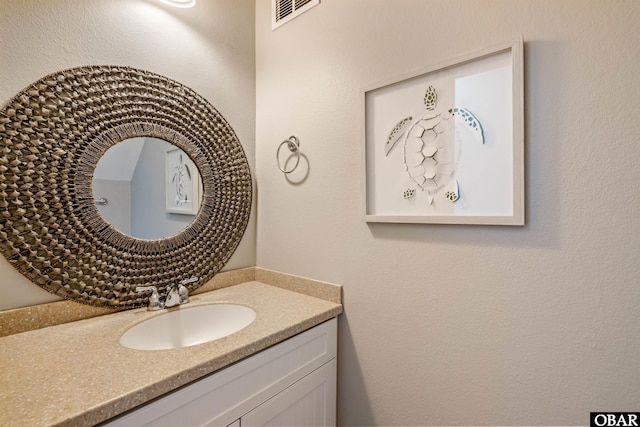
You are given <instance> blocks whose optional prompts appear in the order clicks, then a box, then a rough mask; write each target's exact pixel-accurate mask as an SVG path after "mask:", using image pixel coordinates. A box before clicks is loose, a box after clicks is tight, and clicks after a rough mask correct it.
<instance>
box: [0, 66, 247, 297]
mask: <svg viewBox="0 0 640 427" xmlns="http://www.w3.org/2000/svg"><path fill="white" fill-rule="evenodd" d="M139 136H152V137H157V138H161V139H164V140H166V141H168V142H170V143H172V144H173V145H175V146H177V147H179V148H181V149H182V150H183V151H184V152H185V153H186V154H187V155H188V156H189V157H190V158H191V159H192V160H193V161H194V163H195V164H196V166H197V167H198V169H199V170H200V173H201V176H202V183H203V198H202V205H201V207H200V211H199V212H198V214H197V215H196V217H195V219H194V220H193V221H192V222H191V223H190V224H189V225H188V226H187V227H186V228H185V229H184V230H183V231H182V232H181V233H179V234H177V235H175V236H172V237H168V238H164V239H157V240H142V239H138V238H135V237H131V236H128V235H125V234H123V233H121V232H119V231H118V230H117V229H115V228H114V227H113V226H112V225H111V224H109V223H108V222H107V221H106V220H105V219H104V218H103V217H102V215H101V214H100V213H99V211H98V209H97V208H96V205H95V202H94V199H93V194H92V191H91V181H92V177H93V171H94V169H95V166H96V164H97V162H98V160H99V159H100V157H101V156H102V155H103V154H104V152H105V151H106V150H107V149H109V148H110V147H111V146H113V145H114V144H117V143H118V142H121V141H123V140H125V139H127V138H132V137H139ZM0 149H1V150H2V153H1V155H0V252H1V253H2V254H3V255H4V256H5V258H6V259H7V260H8V261H9V263H10V264H11V265H13V266H14V267H15V268H16V269H17V270H18V271H19V272H20V273H22V274H23V275H24V276H26V277H27V278H28V279H29V280H31V281H32V282H34V283H35V284H37V285H38V286H40V287H42V288H44V289H46V290H47V291H48V292H50V293H53V294H56V295H59V296H61V297H63V298H65V299H71V300H75V301H78V302H81V303H85V304H89V305H93V306H101V307H112V308H115V309H126V308H133V307H138V306H141V305H144V304H145V303H146V302H147V298H148V296H149V293H148V292H147V293H144V294H140V293H136V292H135V288H136V287H137V286H141V285H154V286H156V287H157V288H158V290H159V291H160V293H161V294H163V295H164V294H166V289H167V287H168V286H170V285H173V284H175V283H177V282H179V281H181V280H183V279H186V278H190V277H192V276H196V277H198V281H197V282H194V283H191V284H189V285H187V287H188V288H189V290H190V291H192V290H194V289H195V288H197V287H199V286H200V285H202V284H204V283H205V282H207V281H208V280H209V279H210V278H211V277H213V276H214V275H215V274H216V273H217V272H219V271H220V270H221V269H222V267H224V265H225V264H226V263H227V261H228V260H229V258H230V257H231V255H232V254H233V252H234V251H235V249H236V248H237V246H238V244H239V243H240V240H241V239H242V236H243V234H244V231H245V230H246V227H247V224H248V221H249V215H250V211H251V198H252V182H251V172H250V170H249V165H248V162H247V158H246V155H245V153H244V150H243V148H242V145H241V144H240V141H239V140H238V138H237V136H236V134H235V132H234V131H233V129H232V127H231V126H230V125H229V123H228V122H227V121H226V120H225V119H224V117H223V116H222V115H221V114H220V113H219V112H218V111H217V110H216V109H215V108H214V107H213V106H212V105H211V104H210V103H209V102H207V101H206V100H205V99H204V98H203V97H202V96H200V95H198V94H197V93H196V92H194V91H193V90H192V89H190V88H188V87H186V86H184V85H182V84H180V83H178V82H176V81H174V80H171V79H169V78H167V77H163V76H161V75H158V74H154V73H151V72H149V71H144V70H140V69H135V68H130V67H124V66H86V67H78V68H73V69H68V70H63V71H60V72H57V73H53V74H50V75H47V76H45V77H43V78H42V79H40V80H38V81H36V82H35V83H33V84H32V85H30V86H29V87H27V88H26V89H24V90H23V91H21V92H20V93H19V94H18V95H16V96H15V97H14V98H12V99H11V100H10V101H9V102H8V103H7V104H6V105H5V106H4V107H3V108H2V110H1V111H0Z"/></svg>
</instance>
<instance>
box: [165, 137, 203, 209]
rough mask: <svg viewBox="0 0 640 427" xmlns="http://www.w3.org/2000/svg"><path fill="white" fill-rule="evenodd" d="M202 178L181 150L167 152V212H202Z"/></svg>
mask: <svg viewBox="0 0 640 427" xmlns="http://www.w3.org/2000/svg"><path fill="white" fill-rule="evenodd" d="M201 179H202V178H201V177H200V172H199V171H198V168H197V167H196V165H195V164H194V163H193V161H192V160H191V158H189V156H188V155H187V154H186V153H185V152H184V151H182V150H181V149H179V148H175V149H172V150H167V151H166V152H165V194H166V198H165V199H166V211H167V212H169V213H174V214H183V215H196V214H197V213H198V211H199V210H200V192H201V187H202V184H201Z"/></svg>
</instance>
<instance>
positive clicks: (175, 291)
mask: <svg viewBox="0 0 640 427" xmlns="http://www.w3.org/2000/svg"><path fill="white" fill-rule="evenodd" d="M197 280H198V278H197V277H191V278H189V279H184V280H182V281H180V283H178V284H177V285H172V286H170V287H169V289H168V291H167V297H166V298H165V300H164V302H162V301H160V296H159V294H158V288H156V287H155V286H138V287H137V288H136V292H143V291H151V296H150V297H149V305H148V306H147V310H149V311H156V310H162V309H163V308H167V307H173V306H176V305H180V304H186V303H188V302H189V290H188V289H187V287H186V286H185V285H187V284H189V283H193V282H196V281H197Z"/></svg>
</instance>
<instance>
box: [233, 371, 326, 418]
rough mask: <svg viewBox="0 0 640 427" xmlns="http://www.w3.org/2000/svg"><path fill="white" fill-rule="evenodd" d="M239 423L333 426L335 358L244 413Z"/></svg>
mask: <svg viewBox="0 0 640 427" xmlns="http://www.w3.org/2000/svg"><path fill="white" fill-rule="evenodd" d="M240 424H241V426H242V427H252V426H274V427H276V426H277V427H286V426H291V427H294V426H295V427H302V426H305V427H306V426H335V425H336V359H333V360H331V361H330V362H328V363H326V364H325V365H323V366H322V367H320V368H318V369H316V370H315V371H314V372H312V373H310V374H309V375H307V376H306V377H304V378H303V379H301V380H299V381H298V382H296V383H295V384H293V385H291V386H290V387H288V388H287V389H285V390H283V391H282V392H280V393H278V394H277V395H275V396H274V397H272V398H271V399H269V400H267V401H266V402H265V403H263V404H262V405H260V406H258V407H257V408H256V409H254V410H252V411H251V412H249V413H248V414H246V415H244V416H243V417H242V418H241V419H240Z"/></svg>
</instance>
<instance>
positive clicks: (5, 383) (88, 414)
mask: <svg viewBox="0 0 640 427" xmlns="http://www.w3.org/2000/svg"><path fill="white" fill-rule="evenodd" d="M211 303H235V304H241V305H246V306H248V307H250V308H252V309H253V310H255V312H256V315H257V316H256V320H255V321H253V323H251V324H250V325H249V326H247V327H246V328H244V329H242V330H240V331H239V332H236V333H235V334H232V335H229V336H227V337H224V338H221V339H218V340H216V341H212V342H209V343H204V344H200V345H196V346H193V347H187V348H178V349H172V350H158V351H142V350H131V349H128V348H126V347H123V346H122V345H120V343H119V340H120V336H121V335H122V334H123V333H124V332H125V331H126V330H127V329H129V328H130V327H132V326H133V325H135V324H137V323H140V322H141V321H143V320H146V319H148V318H150V317H153V316H158V315H161V314H162V313H164V312H166V311H173V310H180V309H182V308H188V307H193V306H197V305H205V304H211ZM340 313H342V305H341V304H339V303H336V302H330V301H327V300H323V299H320V298H315V297H312V296H308V295H303V294H301V293H297V292H293V291H290V290H287V289H283V288H280V287H276V286H271V285H267V284H264V283H261V282H257V281H251V282H247V283H242V284H239V285H235V286H231V287H227V288H223V289H218V290H214V291H211V292H207V293H203V294H199V295H195V296H192V297H191V302H190V303H189V304H187V305H183V306H180V307H174V308H171V309H169V310H161V311H156V312H150V311H146V310H145V309H136V310H130V311H123V312H119V313H113V314H108V315H104V316H100V317H95V318H91V319H86V320H80V321H76V322H71V323H65V324H61V325H57V326H51V327H47V328H43V329H36V330H32V331H29V332H23V333H19V334H14V335H9V336H6V337H2V338H0V414H1V415H0V417H1V418H0V424H1V425H10V426H51V425H57V426H90V425H94V424H97V423H100V422H102V421H105V420H107V419H109V418H112V417H114V416H116V415H119V414H121V413H123V412H125V411H127V410H129V409H131V408H134V407H136V406H138V405H141V404H143V403H145V402H147V401H149V400H151V399H153V398H155V397H158V396H160V395H163V394H165V393H167V392H170V391H172V390H174V389H176V388H178V387H180V386H182V385H185V384H187V383H189V382H191V381H193V380H196V379H198V378H200V377H203V376H205V375H207V374H210V373H212V372H215V371H217V370H219V369H222V368H224V367H225V366H227V365H229V364H231V363H234V362H236V361H238V360H241V359H243V358H245V357H248V356H251V355H252V354H254V353H256V352H258V351H260V350H263V349H265V348H267V347H270V346H272V345H274V344H276V343H278V342H280V341H283V340H285V339H287V338H290V337H292V336H293V335H296V334H298V333H300V332H302V331H304V330H306V329H309V328H311V327H313V326H315V325H317V324H320V323H322V322H323V321H325V320H328V319H330V318H332V317H335V316H337V315H338V314H340Z"/></svg>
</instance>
